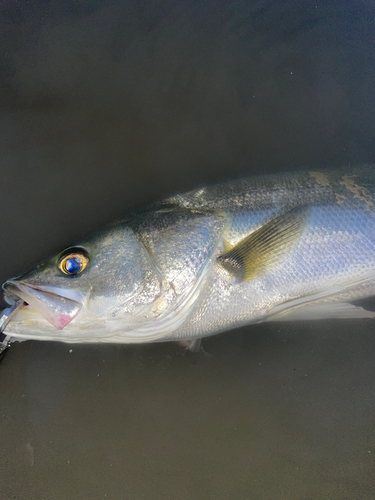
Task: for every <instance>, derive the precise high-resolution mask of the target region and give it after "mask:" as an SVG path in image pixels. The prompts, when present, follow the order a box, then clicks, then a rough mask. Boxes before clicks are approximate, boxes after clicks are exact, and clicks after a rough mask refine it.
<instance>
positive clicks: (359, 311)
mask: <svg viewBox="0 0 375 500" xmlns="http://www.w3.org/2000/svg"><path fill="white" fill-rule="evenodd" d="M351 318H375V312H374V311H366V309H363V307H359V306H355V305H353V304H349V303H347V302H324V303H320V304H319V303H316V304H306V305H302V306H296V307H291V308H290V309H285V310H284V311H280V312H278V313H276V314H274V315H271V316H269V317H268V318H267V319H266V321H300V320H314V319H351Z"/></svg>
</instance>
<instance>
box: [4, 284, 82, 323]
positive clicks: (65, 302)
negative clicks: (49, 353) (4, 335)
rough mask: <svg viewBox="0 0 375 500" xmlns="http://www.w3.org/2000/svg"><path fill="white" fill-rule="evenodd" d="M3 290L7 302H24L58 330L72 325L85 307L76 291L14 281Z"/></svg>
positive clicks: (5, 285)
mask: <svg viewBox="0 0 375 500" xmlns="http://www.w3.org/2000/svg"><path fill="white" fill-rule="evenodd" d="M3 290H4V294H5V300H6V301H7V302H9V303H10V304H13V303H14V302H15V300H19V299H21V300H23V301H24V302H25V303H26V305H27V306H29V307H30V308H31V309H34V310H35V311H37V312H38V313H39V314H41V316H43V317H44V318H45V319H46V320H47V321H48V322H49V323H50V324H51V325H52V326H54V327H55V328H57V329H58V330H62V329H63V328H64V327H65V326H66V325H67V324H68V323H70V322H71V321H72V320H73V319H74V318H75V317H76V316H77V315H78V313H79V312H80V310H81V309H82V306H83V296H82V294H81V293H80V292H77V291H75V290H65V289H63V288H56V287H52V286H36V285H30V284H28V283H25V282H23V281H14V280H9V281H7V282H6V283H4V285H3Z"/></svg>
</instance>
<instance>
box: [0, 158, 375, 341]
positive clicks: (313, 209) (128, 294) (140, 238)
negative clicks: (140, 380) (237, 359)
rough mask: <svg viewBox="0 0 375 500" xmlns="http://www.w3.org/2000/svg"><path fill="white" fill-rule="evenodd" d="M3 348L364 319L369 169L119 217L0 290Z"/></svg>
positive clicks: (240, 187) (273, 182)
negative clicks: (361, 302)
mask: <svg viewBox="0 0 375 500" xmlns="http://www.w3.org/2000/svg"><path fill="white" fill-rule="evenodd" d="M3 292H4V297H5V300H6V302H7V304H8V305H9V307H8V308H6V309H5V310H4V311H3V314H2V316H1V317H0V331H1V332H2V336H3V345H5V344H7V343H8V341H9V340H10V339H12V340H18V341H24V340H28V339H34V340H47V341H59V342H68V343H123V344H134V343H147V342H162V341H176V340H177V341H182V342H183V343H185V345H187V346H190V347H191V348H192V350H193V349H194V347H196V346H197V345H199V342H200V339H202V338H204V337H207V336H210V335H214V334H217V333H220V332H224V331H229V330H232V329H234V328H237V327H241V326H244V325H249V324H252V323H253V324H254V323H261V322H265V321H297V320H298V321H299V320H314V319H328V318H337V319H340V318H341V319H342V318H344V319H345V318H369V319H371V318H374V317H375V312H373V311H369V310H366V309H364V308H363V307H360V306H359V305H358V304H357V303H353V302H356V301H358V300H359V299H365V298H368V297H371V296H373V295H375V168H374V166H371V165H364V166H352V167H345V168H341V169H336V170H302V171H298V172H290V173H278V174H273V175H272V174H271V175H263V176H258V177H253V178H247V179H246V178H245V179H238V180H234V181H230V182H226V183H224V184H217V185H212V186H205V187H200V188H198V189H195V190H193V191H190V192H187V193H184V194H175V195H172V196H170V197H168V198H166V199H164V200H162V201H160V202H158V203H155V204H153V205H152V206H149V207H145V208H143V209H140V210H134V211H130V212H129V213H127V214H126V216H125V217H123V218H122V219H120V220H119V221H117V222H115V223H112V224H109V225H107V226H106V227H105V228H104V229H102V230H100V231H97V232H96V233H94V234H92V235H91V236H89V237H87V238H85V239H83V240H82V241H80V242H79V243H77V244H76V245H74V246H73V247H69V248H66V249H64V250H63V251H62V252H60V253H58V254H57V255H55V256H53V257H52V258H50V259H47V260H46V261H44V262H42V263H40V264H38V265H37V266H36V267H35V269H33V270H31V271H29V272H26V273H25V274H23V275H21V276H18V277H15V278H12V279H9V280H8V281H6V282H5V283H4V285H3Z"/></svg>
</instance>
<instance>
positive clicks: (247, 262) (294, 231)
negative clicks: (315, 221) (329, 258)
mask: <svg viewBox="0 0 375 500" xmlns="http://www.w3.org/2000/svg"><path fill="white" fill-rule="evenodd" d="M309 213H310V207H308V206H303V207H297V208H293V209H292V210H290V211H289V212H287V213H285V214H283V215H280V216H278V217H275V218H274V219H272V220H271V221H269V222H267V224H265V225H264V226H262V227H261V228H259V229H257V230H256V231H254V232H253V233H251V234H250V235H249V236H247V237H246V238H245V239H243V240H242V241H240V242H239V243H238V244H237V245H236V246H234V247H233V248H232V249H231V250H229V251H228V252H226V253H224V254H223V255H220V256H219V257H218V261H219V263H220V264H221V265H222V266H223V267H224V269H226V270H227V271H229V272H230V273H231V274H232V275H233V276H234V277H235V278H236V280H237V281H238V282H244V281H249V280H251V279H254V278H256V277H257V276H258V275H259V274H261V273H263V272H265V271H267V270H268V269H270V268H271V267H272V266H274V265H275V264H276V263H277V262H278V261H279V260H280V258H282V257H283V256H284V255H285V254H286V253H287V252H288V251H289V250H290V249H291V247H292V246H293V245H294V244H295V243H296V242H297V239H298V238H299V236H300V235H301V233H302V231H303V229H304V227H305V225H306V221H307V218H308V216H309Z"/></svg>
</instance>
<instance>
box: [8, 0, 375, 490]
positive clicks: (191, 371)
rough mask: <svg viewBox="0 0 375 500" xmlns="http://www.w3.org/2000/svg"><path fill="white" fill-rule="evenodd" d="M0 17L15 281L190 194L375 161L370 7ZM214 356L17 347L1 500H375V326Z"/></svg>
mask: <svg viewBox="0 0 375 500" xmlns="http://www.w3.org/2000/svg"><path fill="white" fill-rule="evenodd" d="M301 3H302V4H303V5H302V6H301ZM0 16H1V17H0V24H1V26H2V27H3V30H2V31H1V33H0V58H1V59H0V61H1V64H0V127H1V134H0V151H1V155H0V162H1V163H0V164H1V172H2V182H1V184H0V208H1V213H2V215H3V216H2V218H1V221H0V229H1V235H2V244H1V245H0V257H1V263H2V265H1V267H0V278H1V281H2V282H3V281H5V279H7V278H9V277H10V276H14V275H16V274H18V273H20V272H22V271H23V270H24V269H25V268H28V267H30V266H33V265H35V264H36V263H37V262H38V261H40V260H41V259H43V258H45V257H47V256H49V255H51V254H53V253H55V252H58V251H60V250H61V249H62V248H65V247H67V246H69V245H70V244H72V243H74V242H75V241H76V240H78V239H80V238H81V237H82V236H85V235H87V234H89V233H90V232H91V231H92V230H94V229H96V228H98V227H100V226H101V225H102V224H104V223H106V222H108V221H110V220H111V219H114V218H116V217H118V216H120V215H121V214H122V213H124V212H125V211H126V210H127V209H129V208H131V207H134V206H138V205H142V204H144V203H149V202H152V201H154V200H157V199H160V198H161V197H163V196H166V195H168V194H171V193H173V192H176V191H183V190H187V189H190V188H193V187H196V186H198V185H204V184H207V183H212V182H219V181H222V180H227V179H232V178H236V177H239V176H244V175H254V174H258V173H264V172H277V171H285V170H298V169H300V168H302V167H320V166H323V165H327V166H340V165H343V164H348V163H373V162H374V159H375V141H374V137H375V113H374V109H375V94H374V91H373V90H374V81H375V31H374V29H373V26H374V21H375V4H374V3H373V2H371V1H362V2H339V1H336V2H333V1H327V2H321V3H318V2H309V1H307V2H279V1H278V2H276V1H274V2H272V1H271V2H251V1H250V2H240V1H227V2H218V1H217V2H207V3H205V4H202V3H201V2H190V1H189V2H180V3H176V2H163V3H162V4H158V3H156V2H147V3H142V2H136V1H134V2H127V1H124V2H120V1H118V2H115V1H113V2H101V3H100V2H81V3H75V2H59V1H55V2H41V1H40V2H30V3H29V4H26V3H25V4H23V5H22V6H21V5H20V4H18V3H15V2H11V1H5V2H2V5H1V7H0ZM367 305H368V306H369V307H374V304H373V301H372V300H369V301H367ZM203 348H204V351H201V352H199V353H190V352H184V351H183V350H182V349H181V348H180V347H178V346H177V345H175V344H173V343H166V344H154V345H145V346H95V345H90V346H78V345H73V346H71V345H68V344H58V343H38V342H24V343H20V344H14V345H13V346H12V347H11V349H9V350H8V351H7V352H6V354H5V356H4V358H3V359H2V361H1V362H0V419H1V420H0V443H1V445H0V472H1V476H0V498H1V500H3V499H4V500H11V499H17V500H42V499H45V500H65V499H67V498H69V499H71V498H77V499H80V500H81V499H82V500H86V499H87V500H89V499H90V500H96V499H116V500H117V499H121V500H122V499H125V498H126V499H136V500H140V499H159V498H160V499H163V500H165V499H181V500H185V499H186V500H187V499H194V500H195V499H202V500H203V499H213V500H219V499H231V498H235V499H238V500H242V499H243V500H248V499H251V500H258V499H259V500H260V499H261V500H273V499H276V498H277V499H280V500H284V499H285V500H294V499H296V500H301V499H304V500H305V499H306V500H307V499H311V500H315V499H324V500H328V499H329V500H336V499H337V500H346V499H347V500H349V499H350V500H373V498H375V494H374V491H375V431H374V429H375V425H374V424H375V404H374V401H375V397H374V396H375V377H374V352H375V336H374V324H373V322H372V321H371V320H359V321H357V320H353V321H347V320H346V321H342V322H340V321H316V322H306V323H302V322H300V323H291V324H288V323H283V324H281V323H280V324H267V325H255V326H249V327H247V328H242V329H240V330H235V331H232V332H228V333H225V334H221V335H219V336H216V337H212V338H209V339H206V340H204V341H203Z"/></svg>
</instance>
